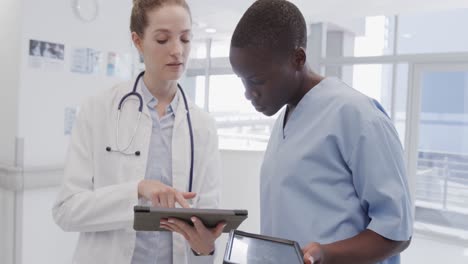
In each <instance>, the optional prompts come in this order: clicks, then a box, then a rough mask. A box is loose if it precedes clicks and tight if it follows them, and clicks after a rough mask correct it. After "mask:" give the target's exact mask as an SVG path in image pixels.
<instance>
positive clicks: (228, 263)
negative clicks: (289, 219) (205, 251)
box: [223, 230, 303, 264]
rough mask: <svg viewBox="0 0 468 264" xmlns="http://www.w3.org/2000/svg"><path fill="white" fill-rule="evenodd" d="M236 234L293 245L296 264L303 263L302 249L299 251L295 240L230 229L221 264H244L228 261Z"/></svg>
mask: <svg viewBox="0 0 468 264" xmlns="http://www.w3.org/2000/svg"><path fill="white" fill-rule="evenodd" d="M236 235H239V236H243V237H250V238H254V239H260V240H265V241H270V242H275V243H280V244H287V245H289V246H293V247H294V249H295V250H296V253H297V256H298V264H301V263H303V259H302V251H301V248H300V246H299V244H298V243H297V242H296V241H293V240H288V239H282V238H277V237H270V236H264V235H259V234H252V233H247V232H244V231H240V230H231V232H229V238H228V242H227V244H226V251H225V252H224V259H223V264H245V263H235V262H231V261H230V258H231V251H232V246H233V242H234V238H235V236H236Z"/></svg>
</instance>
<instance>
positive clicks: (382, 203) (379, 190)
mask: <svg viewBox="0 0 468 264" xmlns="http://www.w3.org/2000/svg"><path fill="white" fill-rule="evenodd" d="M347 163H348V166H349V168H350V170H351V172H352V180H353V184H354V187H355V190H356V193H357V195H358V197H359V200H360V203H361V207H362V208H363V210H365V211H366V212H367V214H368V216H369V219H370V223H369V225H368V226H367V229H370V230H372V231H374V232H376V233H378V234H380V235H381V236H383V237H385V238H388V239H391V240H395V241H407V240H409V239H410V237H411V236H412V232H413V216H412V205H411V199H410V193H409V188H408V181H407V175H406V169H405V164H404V159H403V149H402V146H401V143H400V141H399V139H398V135H397V132H396V130H395V128H394V126H393V124H392V123H391V120H390V119H389V118H387V117H386V116H384V115H379V116H377V117H375V118H374V119H373V120H370V121H368V122H367V123H365V125H364V127H363V130H362V132H361V133H360V136H359V139H358V140H357V142H356V144H355V146H354V148H353V150H352V152H351V155H350V159H349V161H348V162H347Z"/></svg>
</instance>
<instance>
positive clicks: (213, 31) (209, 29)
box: [205, 28, 216, 33]
mask: <svg viewBox="0 0 468 264" xmlns="http://www.w3.org/2000/svg"><path fill="white" fill-rule="evenodd" d="M205 32H206V33H216V29H215V28H207V29H205Z"/></svg>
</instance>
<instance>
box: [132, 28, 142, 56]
mask: <svg viewBox="0 0 468 264" xmlns="http://www.w3.org/2000/svg"><path fill="white" fill-rule="evenodd" d="M132 41H133V45H135V47H136V48H137V50H138V51H139V52H140V54H142V53H143V44H142V42H143V41H142V39H141V38H140V36H139V35H138V34H137V33H136V32H132Z"/></svg>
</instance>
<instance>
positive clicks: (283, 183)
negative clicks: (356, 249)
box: [260, 78, 413, 264]
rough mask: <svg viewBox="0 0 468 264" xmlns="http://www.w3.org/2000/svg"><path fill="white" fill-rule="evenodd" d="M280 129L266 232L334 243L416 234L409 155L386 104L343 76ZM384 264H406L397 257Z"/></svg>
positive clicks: (305, 101)
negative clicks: (367, 234)
mask: <svg viewBox="0 0 468 264" xmlns="http://www.w3.org/2000/svg"><path fill="white" fill-rule="evenodd" d="M284 117H285V111H283V113H282V114H281V115H280V116H279V118H278V120H277V121H276V124H275V126H274V128H273V131H272V135H271V138H270V141H269V143H268V147H267V150H266V153H265V158H264V162H263V165H262V169H261V183H260V189H261V190H260V191H261V205H260V207H261V232H262V234H265V235H270V236H276V237H282V238H286V239H291V240H296V241H298V242H299V244H300V245H301V247H303V246H305V245H307V244H308V243H310V242H318V243H325V244H326V243H331V242H335V241H338V240H343V239H347V238H350V237H353V236H355V235H357V234H359V233H360V232H362V231H364V230H365V229H370V230H372V231H374V232H376V233H378V234H380V235H382V236H384V237H386V238H388V239H391V240H397V241H406V240H408V239H409V238H410V237H411V235H412V226H413V222H412V210H411V200H410V196H409V190H408V183H407V177H406V172H405V164H404V160H403V149H402V146H401V143H400V141H399V139H398V135H397V132H396V130H395V128H394V126H393V124H392V122H391V120H390V118H388V116H387V115H386V113H385V112H384V111H383V108H382V107H381V106H380V104H379V103H378V102H377V101H375V100H373V99H371V98H369V97H367V96H365V95H363V94H361V93H360V92H358V91H356V90H354V89H352V88H351V87H349V86H347V85H346V84H344V83H343V82H341V81H340V80H338V79H336V78H326V79H325V80H323V81H322V82H320V84H318V85H317V86H315V87H314V88H313V89H311V90H310V91H309V92H308V93H307V94H306V95H305V96H304V97H303V98H302V100H301V101H300V102H299V104H298V105H297V107H296V109H295V110H294V111H293V112H292V114H291V116H290V118H289V120H288V121H287V123H286V126H285V127H284V129H283V124H284ZM381 263H382V264H396V263H400V257H399V256H398V255H397V256H394V257H391V258H388V259H386V260H385V261H383V262H381Z"/></svg>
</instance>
